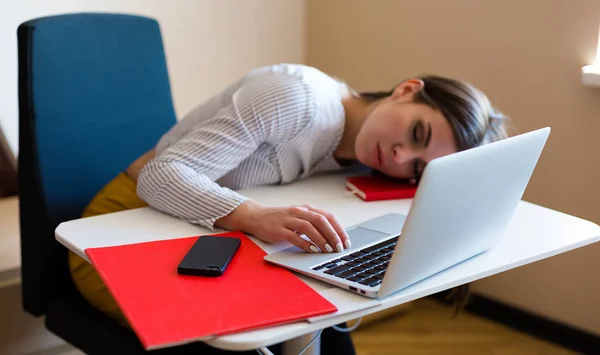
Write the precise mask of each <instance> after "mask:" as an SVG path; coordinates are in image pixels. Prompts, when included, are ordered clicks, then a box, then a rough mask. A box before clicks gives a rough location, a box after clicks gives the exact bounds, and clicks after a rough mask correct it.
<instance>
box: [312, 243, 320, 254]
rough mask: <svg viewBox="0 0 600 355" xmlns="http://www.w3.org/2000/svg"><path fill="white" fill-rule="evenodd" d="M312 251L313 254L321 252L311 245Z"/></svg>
mask: <svg viewBox="0 0 600 355" xmlns="http://www.w3.org/2000/svg"><path fill="white" fill-rule="evenodd" d="M310 251H312V252H313V253H318V252H319V249H318V248H317V247H316V246H314V245H311V246H310Z"/></svg>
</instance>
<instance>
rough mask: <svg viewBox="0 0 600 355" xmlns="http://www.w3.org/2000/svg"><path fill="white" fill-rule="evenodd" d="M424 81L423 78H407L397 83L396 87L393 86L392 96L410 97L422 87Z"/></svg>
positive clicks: (397, 97)
mask: <svg viewBox="0 0 600 355" xmlns="http://www.w3.org/2000/svg"><path fill="white" fill-rule="evenodd" d="M424 86H425V83H424V82H423V80H421V79H418V78H413V79H408V80H405V81H403V82H402V83H400V84H398V86H396V88H394V92H393V93H392V98H394V99H402V98H412V96H413V95H414V94H415V93H416V92H418V91H419V90H421V89H423V87H424Z"/></svg>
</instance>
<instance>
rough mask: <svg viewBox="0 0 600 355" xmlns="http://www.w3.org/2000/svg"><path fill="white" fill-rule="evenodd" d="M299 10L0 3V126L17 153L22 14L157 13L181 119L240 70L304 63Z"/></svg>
mask: <svg viewBox="0 0 600 355" xmlns="http://www.w3.org/2000/svg"><path fill="white" fill-rule="evenodd" d="M175 5H177V7H176V6H175ZM304 10H305V4H304V0H284V1H279V0H242V1H238V0H177V1H164V0H86V1H81V0H53V1H46V0H29V1H14V0H0V48H2V50H1V53H2V54H1V55H0V125H1V126H2V127H3V128H4V130H5V133H6V135H7V136H8V140H9V143H10V145H11V147H12V148H13V149H14V150H15V151H16V149H17V132H18V121H17V114H18V111H17V91H16V88H17V86H16V85H17V42H16V32H15V31H16V28H17V26H18V24H19V23H21V22H22V21H25V20H27V19H30V18H33V17H37V16H43V15H48V14H56V13H63V12H73V11H111V12H113V11H114V12H127V13H134V14H142V15H147V16H152V17H155V18H157V19H158V20H159V22H160V24H161V27H162V31H163V36H164V41H165V48H166V52H167V57H168V65H169V71H170V77H171V84H172V89H173V97H174V101H175V108H176V110H177V113H178V115H179V116H181V115H183V114H185V113H186V111H187V110H189V109H190V108H191V107H192V106H193V105H195V104H197V103H198V102H199V101H201V100H202V99H204V98H206V97H207V96H208V95H210V94H212V93H213V92H214V91H215V90H218V89H219V88H221V87H223V86H225V85H226V84H228V83H229V82H230V81H232V80H233V79H234V78H236V77H237V76H238V75H240V74H242V73H243V72H245V71H246V70H249V69H251V68H254V67H256V66H260V65H265V64H270V63H277V62H302V61H303V60H304V34H305V30H304V24H305V22H304Z"/></svg>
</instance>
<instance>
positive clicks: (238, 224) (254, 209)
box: [215, 200, 263, 233]
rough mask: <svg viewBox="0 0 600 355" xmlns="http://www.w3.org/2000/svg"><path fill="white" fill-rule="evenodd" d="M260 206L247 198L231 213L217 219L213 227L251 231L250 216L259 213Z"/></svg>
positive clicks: (251, 219) (251, 218)
mask: <svg viewBox="0 0 600 355" xmlns="http://www.w3.org/2000/svg"><path fill="white" fill-rule="evenodd" d="M262 208H263V206H262V205H261V204H259V203H258V202H256V201H253V200H247V201H245V202H243V203H242V204H240V205H239V206H238V207H237V208H236V209H234V210H233V211H232V212H231V213H229V214H227V215H225V216H223V217H221V218H219V219H217V220H216V222H215V227H219V228H223V229H227V230H237V231H242V232H245V233H251V231H252V229H253V228H252V221H253V217H252V216H255V215H257V214H258V213H260V210H261V209H262Z"/></svg>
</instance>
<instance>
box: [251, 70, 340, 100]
mask: <svg viewBox="0 0 600 355" xmlns="http://www.w3.org/2000/svg"><path fill="white" fill-rule="evenodd" d="M245 77H246V79H247V80H250V81H253V80H261V79H263V80H269V79H270V80H274V81H277V80H283V81H287V82H296V83H298V84H302V85H304V86H305V87H306V89H307V90H309V91H310V92H311V93H318V94H328V93H332V94H339V93H340V87H343V86H345V84H344V83H343V82H341V81H339V80H337V79H336V78H334V77H332V76H330V75H328V74H327V73H325V72H323V71H321V70H320V69H317V68H315V67H311V66H308V65H304V64H291V63H280V64H274V65H269V66H263V67H259V68H256V69H254V70H252V71H250V72H248V73H247V74H246V76H245Z"/></svg>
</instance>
